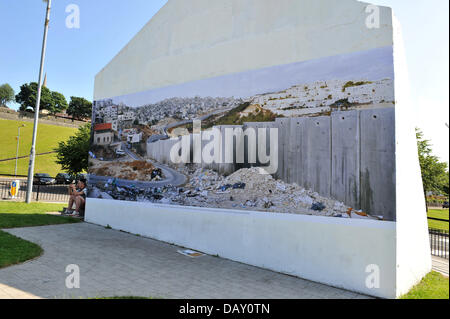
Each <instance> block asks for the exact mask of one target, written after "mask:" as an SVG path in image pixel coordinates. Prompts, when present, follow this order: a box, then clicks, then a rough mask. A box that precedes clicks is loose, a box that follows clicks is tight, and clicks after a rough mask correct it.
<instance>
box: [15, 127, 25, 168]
mask: <svg viewBox="0 0 450 319" xmlns="http://www.w3.org/2000/svg"><path fill="white" fill-rule="evenodd" d="M25 126H26V125H25V124H22V126H19V129H18V134H17V150H16V167H15V169H14V177H17V161H18V160H19V143H20V129H21V128H22V127H25Z"/></svg>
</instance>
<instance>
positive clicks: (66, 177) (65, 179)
mask: <svg viewBox="0 0 450 319" xmlns="http://www.w3.org/2000/svg"><path fill="white" fill-rule="evenodd" d="M55 180H56V184H59V185H68V184H70V183H72V181H73V179H72V176H70V174H67V173H59V174H58V175H56V178H55Z"/></svg>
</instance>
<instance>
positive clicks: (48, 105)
mask: <svg viewBox="0 0 450 319" xmlns="http://www.w3.org/2000/svg"><path fill="white" fill-rule="evenodd" d="M37 90H38V84H37V83H36V82H31V83H28V84H24V85H22V86H21V87H20V92H19V93H18V94H17V95H16V102H17V103H19V104H20V111H26V110H28V109H32V110H33V112H34V111H35V108H36V97H37ZM54 108H55V101H54V100H53V96H52V92H51V91H50V90H49V89H48V88H46V87H45V86H43V87H42V91H41V103H40V110H48V111H50V112H51V111H52V110H53V109H54Z"/></svg>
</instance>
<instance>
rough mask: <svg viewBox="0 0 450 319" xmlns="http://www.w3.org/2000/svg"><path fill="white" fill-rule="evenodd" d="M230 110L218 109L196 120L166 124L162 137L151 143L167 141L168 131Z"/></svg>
mask: <svg viewBox="0 0 450 319" xmlns="http://www.w3.org/2000/svg"><path fill="white" fill-rule="evenodd" d="M232 109H233V108H226V109H220V110H217V111H215V112H212V113H210V114H206V115H203V116H200V117H198V118H196V119H194V120H183V121H180V122H176V123H172V124H168V125H166V126H164V127H163V128H162V132H163V133H162V135H160V136H159V138H158V139H154V140H153V141H152V143H154V142H157V141H159V140H162V139H168V138H169V133H168V130H170V129H171V128H174V127H178V126H182V125H187V124H192V123H193V122H194V121H205V120H207V119H209V118H210V117H211V116H214V115H217V114H220V113H225V112H228V111H231V110H232Z"/></svg>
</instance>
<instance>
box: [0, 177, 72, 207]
mask: <svg viewBox="0 0 450 319" xmlns="http://www.w3.org/2000/svg"><path fill="white" fill-rule="evenodd" d="M12 182H13V180H10V179H7V180H0V200H7V199H11V194H10V190H11V184H12ZM27 185H28V183H27V181H26V180H20V188H19V190H18V192H17V195H16V197H15V198H16V199H24V200H25V198H26V193H27ZM32 200H33V201H36V202H39V201H41V202H55V203H66V202H68V201H69V194H68V186H67V185H36V184H33V194H32Z"/></svg>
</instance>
